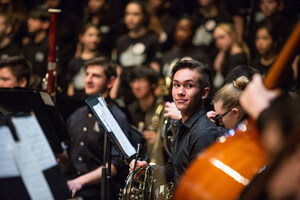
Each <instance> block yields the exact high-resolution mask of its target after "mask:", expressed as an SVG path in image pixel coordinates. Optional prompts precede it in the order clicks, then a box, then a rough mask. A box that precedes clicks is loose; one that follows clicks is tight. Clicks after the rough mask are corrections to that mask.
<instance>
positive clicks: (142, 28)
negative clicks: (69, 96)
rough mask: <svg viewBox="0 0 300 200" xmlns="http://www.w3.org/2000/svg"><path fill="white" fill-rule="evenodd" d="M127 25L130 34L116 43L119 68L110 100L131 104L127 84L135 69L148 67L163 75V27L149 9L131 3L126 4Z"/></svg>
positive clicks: (143, 3)
mask: <svg viewBox="0 0 300 200" xmlns="http://www.w3.org/2000/svg"><path fill="white" fill-rule="evenodd" d="M125 24H126V27H127V28H128V30H129V31H128V33H127V34H125V35H122V36H121V37H119V38H118V39H117V42H116V50H117V63H118V65H119V66H120V67H119V70H118V71H119V73H118V79H117V82H116V84H115V86H114V88H113V89H112V92H111V97H112V98H113V99H114V98H123V99H124V101H125V102H126V103H128V102H130V101H131V100H132V99H134V97H133V95H132V93H131V90H130V87H129V85H128V82H129V79H130V74H131V70H132V69H133V68H134V67H140V66H142V65H147V66H150V67H151V68H152V69H154V70H155V71H157V72H160V66H159V58H160V57H161V53H160V44H159V42H158V36H159V34H160V33H161V26H160V23H159V21H158V20H157V18H156V17H155V15H153V13H152V12H151V9H150V7H149V6H147V4H146V3H145V2H141V1H130V2H129V3H128V4H127V6H126V8H125ZM119 86H120V87H119Z"/></svg>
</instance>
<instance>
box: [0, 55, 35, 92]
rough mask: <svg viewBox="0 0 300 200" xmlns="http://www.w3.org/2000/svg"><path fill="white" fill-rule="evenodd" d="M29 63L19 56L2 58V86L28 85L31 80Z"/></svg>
mask: <svg viewBox="0 0 300 200" xmlns="http://www.w3.org/2000/svg"><path fill="white" fill-rule="evenodd" d="M30 74H31V70H30V66H29V63H28V62H27V61H26V60H25V59H24V58H21V57H19V56H13V57H8V58H5V59H2V60H0V87H6V88H13V87H28V86H29V82H30Z"/></svg>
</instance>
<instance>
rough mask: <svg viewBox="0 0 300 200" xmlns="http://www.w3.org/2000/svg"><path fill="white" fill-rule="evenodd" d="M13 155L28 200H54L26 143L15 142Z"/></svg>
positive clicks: (36, 160)
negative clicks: (28, 197)
mask: <svg viewBox="0 0 300 200" xmlns="http://www.w3.org/2000/svg"><path fill="white" fill-rule="evenodd" d="M13 154H14V157H15V162H16V163H17V166H18V167H19V171H20V173H21V177H22V180H23V182H24V185H25V187H26V189H27V192H28V194H29V196H30V199H33V200H41V199H47V200H48V199H49V200H51V199H54V198H53V195H52V193H51V190H50V188H49V185H48V183H47V180H46V178H45V176H44V174H43V172H42V171H41V169H40V166H39V165H38V162H39V160H38V159H36V158H35V155H34V154H33V153H32V152H31V149H30V147H29V145H28V144H27V143H26V141H20V142H16V145H15V149H14V151H13Z"/></svg>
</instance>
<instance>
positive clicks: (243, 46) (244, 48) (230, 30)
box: [216, 23, 251, 63]
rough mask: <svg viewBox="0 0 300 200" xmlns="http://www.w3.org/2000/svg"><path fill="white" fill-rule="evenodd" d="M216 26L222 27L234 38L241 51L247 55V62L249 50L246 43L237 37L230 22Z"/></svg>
mask: <svg viewBox="0 0 300 200" xmlns="http://www.w3.org/2000/svg"><path fill="white" fill-rule="evenodd" d="M217 28H221V29H223V30H224V31H225V32H226V33H227V34H228V35H229V36H230V37H231V38H235V41H236V43H237V44H238V46H239V47H240V48H241V49H242V51H243V52H245V54H246V56H247V61H248V63H249V62H250V59H251V58H250V50H249V47H248V45H247V44H246V43H245V42H244V41H243V40H241V39H238V36H237V33H236V30H235V27H234V25H233V24H232V23H220V24H218V25H217V27H216V29H217Z"/></svg>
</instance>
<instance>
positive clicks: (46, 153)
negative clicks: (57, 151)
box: [12, 116, 57, 170]
mask: <svg viewBox="0 0 300 200" xmlns="http://www.w3.org/2000/svg"><path fill="white" fill-rule="evenodd" d="M12 122H13V124H14V126H15V128H16V132H17V135H18V137H19V138H20V140H21V141H26V142H27V144H28V146H29V147H30V149H31V151H32V153H33V156H34V157H35V158H36V160H37V161H38V165H39V166H40V169H41V170H46V169H49V168H50V167H53V166H55V165H56V164H57V162H56V159H55V156H54V154H53V152H52V150H51V147H50V145H49V143H48V141H47V139H46V137H45V135H44V133H43V130H42V128H41V126H40V124H39V122H38V121H37V119H36V117H35V116H26V117H13V118H12Z"/></svg>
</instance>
